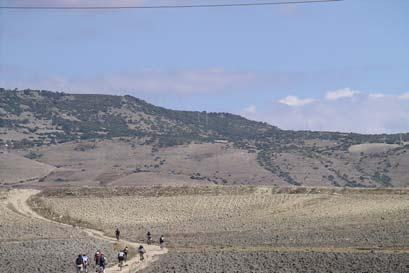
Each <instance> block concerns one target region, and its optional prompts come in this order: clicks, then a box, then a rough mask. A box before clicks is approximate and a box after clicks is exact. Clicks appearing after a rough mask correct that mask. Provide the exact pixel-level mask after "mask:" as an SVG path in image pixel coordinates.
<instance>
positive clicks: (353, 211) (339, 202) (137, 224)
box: [40, 187, 409, 248]
mask: <svg viewBox="0 0 409 273" xmlns="http://www.w3.org/2000/svg"><path fill="white" fill-rule="evenodd" d="M193 189H194V190H192V189H189V188H187V187H182V188H173V191H170V190H169V188H167V189H164V190H160V188H156V190H155V188H153V189H152V188H151V189H147V188H142V189H133V190H131V191H129V190H127V189H122V190H120V189H116V190H111V189H108V188H107V189H87V190H86V191H85V192H82V190H81V191H77V190H75V189H74V190H66V191H62V190H54V191H48V192H47V191H46V192H45V194H43V196H42V197H41V198H40V200H41V203H42V205H43V206H45V207H47V208H48V209H50V210H52V211H53V212H54V213H55V214H56V215H67V214H69V217H70V218H72V219H75V220H79V221H86V222H87V223H88V224H89V225H91V226H94V227H97V228H99V229H102V230H104V231H105V232H107V233H112V230H114V227H115V225H118V224H120V225H121V227H122V229H123V233H124V236H126V237H128V238H133V239H135V238H137V239H139V240H143V239H144V234H145V232H146V229H151V230H152V231H153V232H154V234H157V235H159V234H160V233H164V234H166V237H167V238H168V240H169V242H170V244H171V245H172V246H174V247H180V246H187V247H190V246H196V245H212V246H216V247H221V246H231V245H233V246H248V245H252V246H259V245H268V246H274V247H282V246H285V247H300V246H301V247H356V248H359V247H361V248H362V247H363V248H405V247H408V246H409V236H408V235H409V231H408V230H407V228H406V226H407V224H408V222H409V218H408V217H406V216H407V215H409V214H408V212H409V195H408V193H407V191H404V190H395V191H389V192H388V191H382V190H377V191H372V192H371V191H368V192H365V191H363V190H357V191H353V190H349V191H345V192H342V191H333V190H325V189H324V190H323V191H322V192H320V191H319V190H315V191H310V192H312V193H306V192H307V191H308V189H304V190H303V191H300V192H299V193H297V192H296V191H295V193H291V191H287V192H284V193H277V191H279V190H277V189H274V188H267V187H262V188H257V187H241V188H234V187H232V188H220V187H205V188H193ZM92 191H94V193H90V192H92ZM178 191H180V192H179V193H178ZM281 191H282V190H281ZM165 193H166V194H165ZM108 196H111V197H108ZM67 208H69V211H68V209H67ZM83 208H87V209H83ZM101 211H103V212H104V214H101ZM105 215H109V217H106V216H105Z"/></svg>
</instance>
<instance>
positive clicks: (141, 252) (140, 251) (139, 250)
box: [138, 245, 146, 261]
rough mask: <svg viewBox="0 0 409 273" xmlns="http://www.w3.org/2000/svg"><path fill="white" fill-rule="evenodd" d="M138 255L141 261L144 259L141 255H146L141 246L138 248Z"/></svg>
mask: <svg viewBox="0 0 409 273" xmlns="http://www.w3.org/2000/svg"><path fill="white" fill-rule="evenodd" d="M138 253H139V258H140V260H141V261H143V260H144V259H145V257H143V254H145V253H146V251H145V248H144V247H143V245H140V246H139V248H138Z"/></svg>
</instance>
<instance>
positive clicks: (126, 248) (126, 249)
mask: <svg viewBox="0 0 409 273" xmlns="http://www.w3.org/2000/svg"><path fill="white" fill-rule="evenodd" d="M122 251H123V252H124V254H125V259H124V261H125V262H126V261H127V260H128V252H129V249H128V246H125V248H124V250H122Z"/></svg>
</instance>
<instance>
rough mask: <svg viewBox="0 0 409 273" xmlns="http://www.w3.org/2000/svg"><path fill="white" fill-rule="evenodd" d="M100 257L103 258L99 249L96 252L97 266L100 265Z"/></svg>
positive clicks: (95, 260)
mask: <svg viewBox="0 0 409 273" xmlns="http://www.w3.org/2000/svg"><path fill="white" fill-rule="evenodd" d="M100 258H101V251H100V250H99V249H98V250H97V252H95V255H94V262H95V267H98V266H99V259H100Z"/></svg>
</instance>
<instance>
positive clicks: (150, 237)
mask: <svg viewBox="0 0 409 273" xmlns="http://www.w3.org/2000/svg"><path fill="white" fill-rule="evenodd" d="M146 239H147V240H146V242H147V243H148V245H150V244H151V243H152V234H151V232H150V231H148V233H146Z"/></svg>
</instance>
